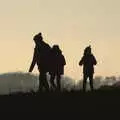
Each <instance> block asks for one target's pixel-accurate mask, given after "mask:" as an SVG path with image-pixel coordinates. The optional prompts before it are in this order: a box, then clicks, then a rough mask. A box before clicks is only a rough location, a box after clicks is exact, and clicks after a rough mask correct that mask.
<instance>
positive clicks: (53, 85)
mask: <svg viewBox="0 0 120 120" xmlns="http://www.w3.org/2000/svg"><path fill="white" fill-rule="evenodd" d="M54 80H55V74H51V75H50V84H51V88H52V89H54V88H56V85H55V83H54Z"/></svg>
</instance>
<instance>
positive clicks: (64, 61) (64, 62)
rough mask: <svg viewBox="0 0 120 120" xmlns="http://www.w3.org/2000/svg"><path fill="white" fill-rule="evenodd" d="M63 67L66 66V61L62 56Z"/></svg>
mask: <svg viewBox="0 0 120 120" xmlns="http://www.w3.org/2000/svg"><path fill="white" fill-rule="evenodd" d="M63 65H66V60H65V57H64V56H63Z"/></svg>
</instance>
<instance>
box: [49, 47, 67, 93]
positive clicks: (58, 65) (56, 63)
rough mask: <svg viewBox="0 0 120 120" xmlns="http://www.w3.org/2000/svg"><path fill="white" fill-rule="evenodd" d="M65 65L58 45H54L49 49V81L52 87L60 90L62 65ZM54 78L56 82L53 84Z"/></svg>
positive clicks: (62, 72) (62, 73)
mask: <svg viewBox="0 0 120 120" xmlns="http://www.w3.org/2000/svg"><path fill="white" fill-rule="evenodd" d="M65 65H66V61H65V57H64V56H63V54H62V51H61V50H60V48H59V46H58V45H54V46H53V48H52V50H51V71H50V83H51V87H52V89H57V90H58V91H60V90H61V75H64V66H65ZM55 78H56V83H57V85H56V84H55Z"/></svg>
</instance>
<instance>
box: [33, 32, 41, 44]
mask: <svg viewBox="0 0 120 120" xmlns="http://www.w3.org/2000/svg"><path fill="white" fill-rule="evenodd" d="M33 40H34V42H35V43H36V44H38V43H40V42H41V41H43V37H42V33H38V34H37V35H35V36H34V38H33Z"/></svg>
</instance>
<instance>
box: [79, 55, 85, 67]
mask: <svg viewBox="0 0 120 120" xmlns="http://www.w3.org/2000/svg"><path fill="white" fill-rule="evenodd" d="M83 64H84V57H82V59H81V60H80V62H79V65H80V66H82V65H83Z"/></svg>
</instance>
